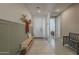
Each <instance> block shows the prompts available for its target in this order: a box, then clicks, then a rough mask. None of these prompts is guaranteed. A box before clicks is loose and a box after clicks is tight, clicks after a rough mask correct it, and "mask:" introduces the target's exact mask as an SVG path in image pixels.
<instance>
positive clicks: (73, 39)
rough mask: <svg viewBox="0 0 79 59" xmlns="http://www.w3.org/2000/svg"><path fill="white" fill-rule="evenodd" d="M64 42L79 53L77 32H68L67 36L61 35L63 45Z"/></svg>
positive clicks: (78, 35)
mask: <svg viewBox="0 0 79 59" xmlns="http://www.w3.org/2000/svg"><path fill="white" fill-rule="evenodd" d="M65 44H68V45H69V46H70V47H71V48H73V49H74V50H75V51H76V53H77V54H79V34H77V33H71V32H70V33H69V36H63V46H64V45H65Z"/></svg>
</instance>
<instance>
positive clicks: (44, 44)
mask: <svg viewBox="0 0 79 59" xmlns="http://www.w3.org/2000/svg"><path fill="white" fill-rule="evenodd" d="M49 43H51V44H49ZM49 43H48V41H46V40H45V39H34V40H33V45H32V47H31V48H30V50H29V51H28V53H27V54H26V55H74V54H75V52H74V51H72V49H70V48H68V47H63V46H62V44H61V42H60V40H54V39H53V40H52V41H51V42H49ZM52 43H53V44H52ZM64 52H65V53H64Z"/></svg>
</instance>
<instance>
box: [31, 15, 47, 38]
mask: <svg viewBox="0 0 79 59" xmlns="http://www.w3.org/2000/svg"><path fill="white" fill-rule="evenodd" d="M32 19H33V21H32V22H33V36H34V37H36V38H45V37H46V35H45V34H46V32H45V31H46V29H45V28H46V25H45V24H46V22H45V20H46V19H45V17H44V16H32Z"/></svg>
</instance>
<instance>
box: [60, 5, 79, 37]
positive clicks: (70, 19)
mask: <svg viewBox="0 0 79 59" xmlns="http://www.w3.org/2000/svg"><path fill="white" fill-rule="evenodd" d="M59 16H60V17H61V24H62V25H61V30H62V31H61V33H62V36H63V35H68V34H69V32H73V33H79V4H74V5H72V6H71V7H70V8H68V9H67V10H65V11H64V12H63V13H62V14H60V15H59ZM59 19H60V18H58V20H59Z"/></svg>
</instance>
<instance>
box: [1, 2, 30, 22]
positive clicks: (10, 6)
mask: <svg viewBox="0 0 79 59" xmlns="http://www.w3.org/2000/svg"><path fill="white" fill-rule="evenodd" d="M22 14H26V15H28V17H27V18H31V14H30V13H29V11H28V10H27V8H26V5H24V4H19V3H18V4H14V3H2V4H0V19H4V20H9V21H13V22H21V21H20V20H19V19H20V17H21V15H22Z"/></svg>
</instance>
